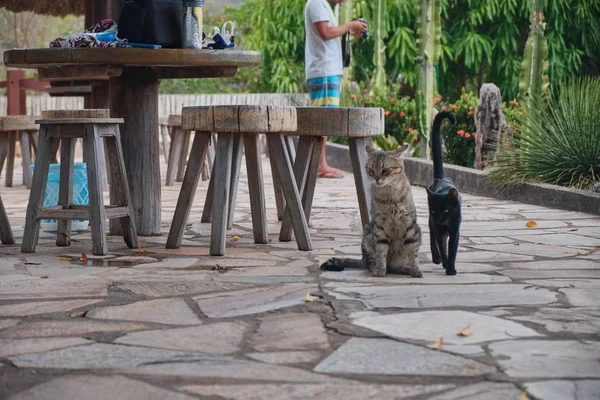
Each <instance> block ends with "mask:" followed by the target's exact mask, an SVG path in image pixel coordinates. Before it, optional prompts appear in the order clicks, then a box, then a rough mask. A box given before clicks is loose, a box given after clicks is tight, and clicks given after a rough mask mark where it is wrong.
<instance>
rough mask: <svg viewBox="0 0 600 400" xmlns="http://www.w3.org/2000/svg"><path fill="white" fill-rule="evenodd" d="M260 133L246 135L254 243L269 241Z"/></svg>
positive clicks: (245, 143) (245, 144)
mask: <svg viewBox="0 0 600 400" xmlns="http://www.w3.org/2000/svg"><path fill="white" fill-rule="evenodd" d="M259 141H260V138H259V135H258V134H256V133H254V134H246V135H244V147H245V150H246V171H247V173H248V194H249V195H250V211H251V213H252V231H253V232H254V243H262V244H266V243H269V234H268V230H267V207H266V204H265V183H264V182H263V172H262V160H261V158H260V142H259Z"/></svg>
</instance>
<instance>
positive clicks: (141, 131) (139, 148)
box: [110, 67, 161, 236]
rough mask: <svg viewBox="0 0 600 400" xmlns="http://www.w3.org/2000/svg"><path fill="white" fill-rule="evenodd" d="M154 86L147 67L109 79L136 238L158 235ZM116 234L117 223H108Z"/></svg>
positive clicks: (155, 77)
mask: <svg viewBox="0 0 600 400" xmlns="http://www.w3.org/2000/svg"><path fill="white" fill-rule="evenodd" d="M158 85H159V80H158V75H157V73H156V71H155V70H154V69H152V68H147V67H130V68H125V69H124V71H123V74H122V75H121V76H120V77H115V78H111V79H110V97H111V105H110V112H111V116H112V117H117V118H123V119H124V120H125V123H124V124H123V126H122V127H121V145H122V147H123V155H124V158H125V167H126V170H127V178H128V180H129V187H130V191H131V199H132V203H133V209H134V212H135V218H134V219H135V223H136V230H137V234H138V235H140V236H153V235H160V233H161V232H160V224H161V202H160V200H161V193H160V190H161V187H160V159H159V154H160V147H159V142H158ZM113 200H114V199H113ZM115 230H116V232H115ZM120 231H121V229H120V222H119V221H118V220H117V219H114V220H111V233H112V234H118V233H117V232H119V233H120Z"/></svg>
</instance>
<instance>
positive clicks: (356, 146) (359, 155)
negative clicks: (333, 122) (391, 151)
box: [348, 137, 371, 226]
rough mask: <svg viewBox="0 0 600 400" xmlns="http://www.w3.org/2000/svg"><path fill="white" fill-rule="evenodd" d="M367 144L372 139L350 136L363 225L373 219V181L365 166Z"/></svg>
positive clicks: (349, 143)
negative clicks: (368, 175) (371, 187)
mask: <svg viewBox="0 0 600 400" xmlns="http://www.w3.org/2000/svg"><path fill="white" fill-rule="evenodd" d="M367 144H371V139H368V138H360V137H358V138H352V137H351V138H348V146H349V147H350V161H351V162H352V173H353V174H354V183H355V185H356V195H357V196H358V206H359V208H360V218H361V220H362V224H363V226H365V225H367V224H368V223H369V221H370V219H371V190H370V185H371V183H370V181H369V178H368V177H367V174H366V172H365V168H364V165H365V164H366V162H367V151H366V150H365V147H366V146H367Z"/></svg>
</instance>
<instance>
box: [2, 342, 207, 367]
mask: <svg viewBox="0 0 600 400" xmlns="http://www.w3.org/2000/svg"><path fill="white" fill-rule="evenodd" d="M199 357H200V355H198V354H194V353H190V352H184V351H173V350H163V349H153V348H148V347H137V346H123V345H119V344H105V343H96V344H92V345H89V346H77V347H70V348H66V349H60V350H52V351H48V352H45V353H37V354H25V355H21V356H16V357H11V358H10V361H11V362H12V363H13V364H14V365H15V366H17V367H20V368H63V369H106V368H110V369H126V368H135V367H138V366H141V365H144V364H152V363H158V362H160V363H167V362H177V361H189V360H194V359H198V358H199Z"/></svg>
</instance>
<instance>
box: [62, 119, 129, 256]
mask: <svg viewBox="0 0 600 400" xmlns="http://www.w3.org/2000/svg"><path fill="white" fill-rule="evenodd" d="M101 145H102V141H101V138H100V135H99V134H98V132H97V131H96V128H95V126H94V125H85V126H84V137H83V159H84V160H85V162H86V164H87V176H88V190H89V196H90V226H91V230H92V254H94V255H96V256H103V255H106V253H108V245H107V243H106V229H105V224H106V209H105V208H104V196H103V195H102V179H101V177H100V171H98V169H99V167H100V162H101V160H100V151H99V148H100V146H101ZM61 161H62V160H61ZM123 230H125V229H123Z"/></svg>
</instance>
